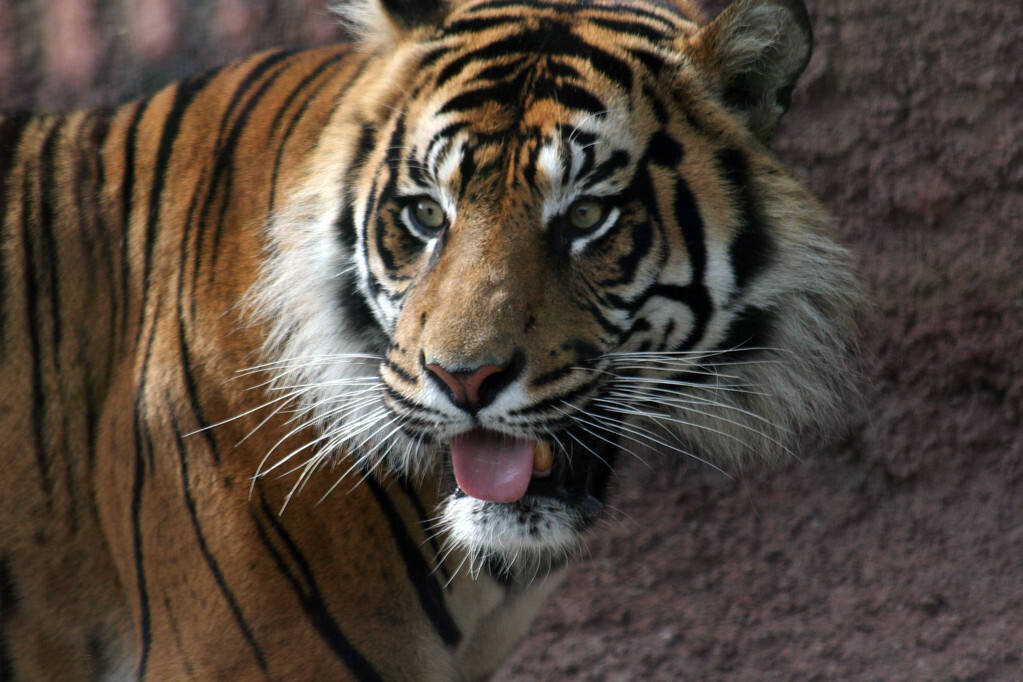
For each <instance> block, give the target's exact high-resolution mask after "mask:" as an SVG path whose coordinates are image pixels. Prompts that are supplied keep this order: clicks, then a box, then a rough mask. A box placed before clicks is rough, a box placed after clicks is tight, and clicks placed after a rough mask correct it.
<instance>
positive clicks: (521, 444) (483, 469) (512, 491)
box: [451, 429, 535, 502]
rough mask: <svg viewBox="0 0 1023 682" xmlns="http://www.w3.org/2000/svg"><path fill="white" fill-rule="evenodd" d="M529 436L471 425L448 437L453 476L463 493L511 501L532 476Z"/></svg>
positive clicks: (522, 489)
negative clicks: (520, 437) (527, 438)
mask: <svg viewBox="0 0 1023 682" xmlns="http://www.w3.org/2000/svg"><path fill="white" fill-rule="evenodd" d="M534 447H535V444H534V443H533V441H531V440H520V439H516V438H512V437H511V436H506V435H504V434H500V433H494V432H493V431H486V430H483V429H475V430H473V431H469V432H468V433H463V434H461V435H460V436H455V437H454V438H452V439H451V463H452V464H453V465H454V467H455V480H456V481H457V482H458V487H459V488H461V489H462V490H464V491H465V494H466V495H470V496H471V497H475V498H477V499H480V500H488V501H490V502H514V501H515V500H518V499H520V498H521V497H522V496H523V495H525V494H526V488H528V487H529V480H530V478H532V476H533V450H534Z"/></svg>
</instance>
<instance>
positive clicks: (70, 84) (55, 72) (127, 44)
mask: <svg viewBox="0 0 1023 682" xmlns="http://www.w3.org/2000/svg"><path fill="white" fill-rule="evenodd" d="M327 4H328V2H327V0H0V106H3V107H5V108H65V107H78V106H93V105H100V104H110V103H113V102H118V101H121V100H124V99H128V98H130V97H134V96H136V95H139V94H143V93H147V92H152V91H154V90H155V89H157V88H159V87H160V86H162V85H164V84H166V83H168V82H171V81H174V80H177V79H179V78H182V77H184V76H187V75H189V74H191V73H195V72H196V71H199V70H201V69H203V68H207V67H210V66H214V65H217V64H221V63H224V62H227V61H230V60H231V59H234V58H236V57H238V56H241V55H243V54H246V53H248V52H252V51H254V50H257V49H260V48H263V47H269V46H273V45H312V44H317V43H323V42H327V41H330V40H332V39H336V38H337V37H339V36H340V35H341V29H340V26H339V23H338V20H337V18H336V17H334V16H333V15H331V14H330V13H329V12H328V10H327V9H326V6H327Z"/></svg>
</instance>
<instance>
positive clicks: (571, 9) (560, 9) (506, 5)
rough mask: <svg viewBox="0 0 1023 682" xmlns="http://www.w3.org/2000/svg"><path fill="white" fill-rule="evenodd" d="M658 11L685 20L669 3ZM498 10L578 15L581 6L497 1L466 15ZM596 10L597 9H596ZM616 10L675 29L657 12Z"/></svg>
mask: <svg viewBox="0 0 1023 682" xmlns="http://www.w3.org/2000/svg"><path fill="white" fill-rule="evenodd" d="M657 6H658V9H660V10H663V11H664V12H665V13H668V14H671V15H672V16H674V17H677V18H681V19H685V16H684V15H683V14H682V13H681V12H679V11H678V10H677V9H675V8H674V7H672V6H671V5H669V4H668V3H667V2H663V3H658V5H657ZM497 9H517V10H522V9H539V10H546V11H549V12H555V13H558V14H576V13H578V12H579V4H578V3H576V2H565V3H552V2H549V1H548V0H537V1H536V2H529V1H528V0H497V1H492V2H487V3H485V4H479V5H477V6H476V7H473V8H471V9H469V10H468V11H467V12H466V13H467V14H469V15H472V14H476V13H479V12H487V11H491V10H497ZM595 9H596V8H595ZM614 9H618V10H621V12H622V14H623V15H625V16H636V17H642V18H644V19H649V20H651V21H656V22H658V23H660V24H663V25H664V27H665V28H666V29H672V28H675V24H674V23H672V22H671V21H670V20H669V19H668V18H667V17H665V16H664V15H662V14H658V13H656V12H653V11H650V10H645V9H642V8H640V7H636V6H626V7H623V5H622V4H620V3H619V4H617V6H616V7H615V8H614ZM612 11H614V10H612ZM508 14H509V15H510V16H514V15H513V14H512V13H511V12H509V13H508Z"/></svg>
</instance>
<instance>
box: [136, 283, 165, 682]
mask: <svg viewBox="0 0 1023 682" xmlns="http://www.w3.org/2000/svg"><path fill="white" fill-rule="evenodd" d="M161 304H162V301H161V300H160V299H159V298H157V300H156V309H155V311H154V312H153V317H152V320H153V321H152V323H151V325H150V330H149V337H148V338H147V339H146V346H145V352H144V354H143V358H142V367H141V369H140V372H139V382H138V388H137V389H136V392H135V408H134V412H135V415H134V420H133V429H132V430H133V435H134V441H135V477H134V480H133V481H132V489H131V526H132V547H133V552H132V553H133V555H134V557H135V583H136V589H137V590H138V595H139V632H138V636H139V663H138V679H140V680H141V679H143V678H145V676H146V666H147V665H148V663H149V650H150V648H151V646H152V641H153V633H152V629H151V627H152V626H151V623H150V619H151V616H150V612H149V591H148V588H147V587H146V570H145V565H144V564H145V559H144V555H143V550H142V486H143V484H144V483H145V479H146V461H147V459H148V462H149V466H150V467H153V466H154V462H153V440H152V436H151V435H150V433H149V429H148V426H147V425H146V423H145V421H146V402H145V400H146V383H147V379H148V376H149V367H150V365H149V363H150V360H151V359H152V351H153V340H154V339H155V338H156V328H157V326H158V325H157V321H158V320H159V319H160V308H161Z"/></svg>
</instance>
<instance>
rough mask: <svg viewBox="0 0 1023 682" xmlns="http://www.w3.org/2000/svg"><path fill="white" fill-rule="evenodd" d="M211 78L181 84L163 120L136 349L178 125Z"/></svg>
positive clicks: (153, 178) (152, 193)
mask: <svg viewBox="0 0 1023 682" xmlns="http://www.w3.org/2000/svg"><path fill="white" fill-rule="evenodd" d="M210 77H211V74H207V75H204V76H199V77H196V78H192V79H189V80H187V81H184V82H183V83H180V84H179V85H178V86H177V89H176V90H175V92H174V102H173V103H172V104H171V108H170V111H169V112H168V113H167V116H166V118H164V120H163V127H162V131H161V133H160V145H159V147H158V148H157V152H156V162H155V163H154V165H153V170H152V176H151V177H152V183H153V184H152V188H151V189H150V192H149V210H148V213H147V218H146V234H145V241H144V244H145V258H144V260H143V264H142V304H141V306H140V310H139V328H138V330H137V331H136V334H135V345H136V346H137V345H138V343H139V340H140V339H141V337H142V320H143V319H145V315H146V306H147V304H148V303H149V290H150V286H151V284H152V274H153V273H152V269H153V263H152V262H153V249H154V248H155V247H156V239H157V230H158V228H159V225H160V204H161V201H162V199H163V189H164V185H166V183H167V174H168V168H169V167H170V161H171V155H172V154H173V153H174V144H175V142H176V141H177V137H178V133H179V132H180V131H181V122H182V119H184V117H185V113H186V112H187V110H188V107H189V106H190V105H191V104H192V101H193V100H194V99H195V98H196V96H197V95H198V94H199V93H200V92H201V91H202V90H203V88H205V87H206V84H207V83H208V82H209V79H210Z"/></svg>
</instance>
